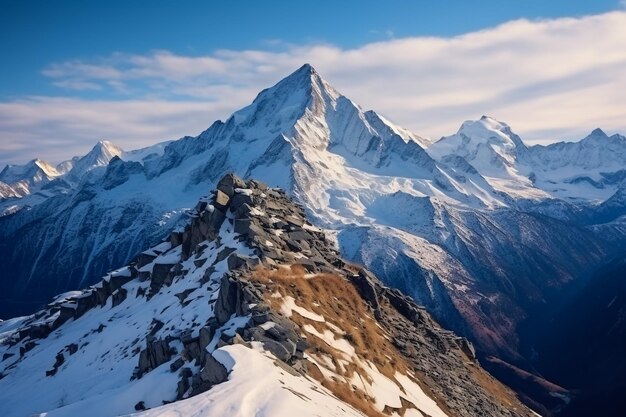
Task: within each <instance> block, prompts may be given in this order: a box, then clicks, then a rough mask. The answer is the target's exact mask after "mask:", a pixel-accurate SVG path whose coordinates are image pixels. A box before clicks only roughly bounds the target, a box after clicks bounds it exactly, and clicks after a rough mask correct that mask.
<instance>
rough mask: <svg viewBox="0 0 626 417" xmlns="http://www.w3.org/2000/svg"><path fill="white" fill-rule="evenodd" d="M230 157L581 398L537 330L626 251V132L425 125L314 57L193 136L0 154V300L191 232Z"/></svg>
mask: <svg viewBox="0 0 626 417" xmlns="http://www.w3.org/2000/svg"><path fill="white" fill-rule="evenodd" d="M416 117H419V115H416ZM229 172H234V173H237V174H238V175H240V176H242V177H243V178H246V179H247V178H255V179H258V180H261V181H263V182H265V183H267V184H268V185H269V186H270V187H278V188H281V189H283V190H285V191H286V192H287V193H288V195H289V196H290V197H292V198H293V199H294V200H295V201H296V202H297V203H298V204H300V205H301V206H302V207H303V208H304V211H305V212H306V215H307V216H308V217H309V218H310V220H311V221H312V223H313V224H314V225H315V226H316V227H318V228H321V229H323V230H324V231H325V232H326V236H327V238H328V239H329V240H330V241H332V242H334V244H335V245H336V247H337V249H338V250H339V251H340V253H341V255H342V256H343V257H344V258H345V259H347V260H348V261H350V262H352V263H355V264H359V265H363V266H364V267H366V268H367V269H369V270H371V271H372V272H373V273H374V274H375V275H376V276H378V278H380V280H381V281H382V282H383V283H384V285H387V286H389V287H392V288H396V289H399V290H400V291H401V292H402V293H403V294H405V295H408V296H410V297H412V299H413V300H415V302H417V303H418V304H419V305H422V306H424V308H425V309H426V310H427V311H428V312H429V313H430V314H432V316H433V317H434V318H435V319H436V321H438V322H439V323H440V324H441V325H442V326H444V327H445V328H447V329H451V330H453V331H454V332H456V333H457V334H458V335H460V336H464V337H467V338H468V339H470V340H471V341H472V342H473V343H474V344H475V346H476V348H477V353H478V358H479V360H480V362H481V363H482V364H483V366H485V367H486V368H487V369H488V370H490V371H491V372H493V373H494V374H495V375H496V376H498V377H499V378H500V379H501V380H502V381H505V382H506V383H507V384H509V385H510V386H511V387H513V388H514V389H515V390H516V391H518V394H519V395H520V397H521V398H522V399H523V400H524V401H525V402H526V403H527V404H529V405H530V406H531V407H533V408H534V409H536V410H538V411H540V412H541V413H543V414H548V413H552V412H570V411H571V410H572V408H573V405H572V404H576V401H577V398H585V396H584V393H585V386H583V385H584V384H583V385H581V383H580V381H579V380H576V379H572V378H568V377H566V376H565V375H564V374H563V370H560V371H559V370H554V369H548V368H549V365H548V364H546V362H549V361H544V360H543V358H542V357H541V355H542V352H543V354H545V355H549V354H548V353H547V352H548V348H547V347H546V348H545V349H544V347H542V346H544V345H547V343H545V344H542V343H541V342H542V340H541V338H539V335H540V334H545V332H546V331H549V328H546V327H545V323H556V322H559V320H562V317H564V315H563V311H566V310H560V309H559V308H560V307H561V306H563V307H562V308H567V307H565V306H567V305H568V303H567V301H568V300H575V299H576V297H579V298H580V297H583V298H584V294H585V291H586V288H588V286H589V285H593V282H594V279H595V278H594V277H596V276H597V274H598V273H599V272H598V271H601V270H602V268H606V267H607V265H610V264H611V262H615V261H614V259H616V258H620V257H623V256H624V252H625V251H626V221H625V219H624V217H623V216H624V214H626V181H625V180H626V138H625V137H624V136H621V135H613V136H608V135H606V134H605V133H604V132H603V131H602V130H600V129H596V130H594V131H593V132H592V133H591V134H590V135H589V136H587V137H586V138H584V139H582V140H581V141H579V142H560V143H555V144H551V145H548V146H538V145H537V146H527V145H525V144H524V142H523V141H522V139H521V138H520V137H519V136H518V135H516V134H515V133H514V132H513V130H512V129H511V128H510V127H509V126H508V125H507V124H505V123H502V122H499V121H497V120H495V119H493V118H491V117H487V116H483V117H482V118H480V119H479V120H476V121H467V122H464V123H463V124H462V126H461V127H460V129H459V130H458V132H457V133H455V134H454V135H451V136H446V137H443V138H441V139H440V140H438V141H436V142H432V141H430V140H428V139H425V138H422V137H420V136H418V135H416V134H413V133H411V132H409V131H408V130H406V129H404V128H401V127H399V126H396V125H394V124H393V123H392V122H390V121H388V120H387V119H386V118H384V117H382V116H380V115H378V114H377V113H375V112H373V111H364V110H362V109H361V108H360V107H359V106H358V105H357V104H355V103H354V102H352V101H351V100H350V99H348V98H346V97H345V96H343V95H342V94H340V93H339V92H338V91H337V90H336V89H335V88H333V87H332V86H331V85H330V84H329V83H328V82H326V81H325V80H323V79H322V78H321V76H320V75H319V74H318V73H317V72H316V71H315V70H314V69H313V68H312V67H311V66H310V65H304V66H303V67H301V68H300V69H298V70H297V71H295V72H294V73H293V74H291V75H289V76H288V77H286V78H285V79H283V80H282V81H280V82H279V83H277V84H276V85H275V86H273V87H271V88H268V89H266V90H263V91H262V92H261V93H259V95H258V96H257V97H256V98H255V99H254V101H253V102H252V104H250V105H249V106H247V107H245V108H243V109H241V110H239V111H237V112H235V113H234V114H233V115H232V116H230V117H229V118H228V119H227V120H226V121H224V122H222V121H216V122H214V123H213V124H212V125H211V126H210V127H209V128H208V129H207V130H205V131H204V132H202V133H200V134H199V135H197V136H194V137H191V136H189V137H184V138H181V139H179V140H175V141H171V142H165V143H160V144H157V145H154V146H152V147H148V148H144V149H140V150H136V151H128V152H127V151H123V150H122V149H120V148H118V147H117V146H115V145H113V144H111V143H109V142H106V141H102V142H99V143H98V144H97V145H96V146H95V147H94V149H93V150H92V151H91V152H89V153H88V154H87V155H86V156H84V157H82V158H81V157H76V158H73V159H72V160H70V161H67V162H64V163H61V164H59V165H57V166H52V165H51V164H48V163H46V162H44V161H40V160H34V161H32V162H29V163H28V164H26V165H25V166H8V167H6V168H5V169H4V170H3V171H2V172H1V173H0V193H1V197H2V200H1V201H0V212H1V213H3V215H2V217H0V251H2V253H3V254H5V257H4V258H5V259H4V260H3V268H2V272H0V287H1V290H2V294H3V300H2V304H1V305H0V306H1V309H0V314H1V316H2V317H4V318H9V317H13V316H16V315H22V314H31V313H33V312H34V311H36V310H37V309H38V308H41V307H43V306H45V305H47V304H48V303H49V300H50V298H51V297H52V296H53V295H55V294H58V293H63V292H66V291H69V290H76V289H79V288H83V287H87V286H89V285H93V284H95V283H96V282H97V281H98V280H99V279H100V278H101V277H102V276H104V275H106V274H107V273H109V272H110V271H112V270H114V269H116V268H118V267H119V266H120V265H125V264H127V263H128V262H129V261H131V260H132V259H134V258H135V257H136V256H137V254H139V253H141V252H142V251H144V250H145V249H146V248H148V247H152V246H153V245H155V244H158V243H159V242H160V241H161V240H162V239H164V238H166V237H167V236H169V235H170V233H171V232H172V231H175V232H176V231H178V232H180V231H182V230H183V229H182V228H183V227H184V226H185V224H186V223H187V222H188V219H189V213H190V210H192V209H193V208H194V207H195V206H196V203H197V200H198V199H199V198H202V197H203V196H204V195H206V193H207V192H208V190H211V189H213V188H214V187H215V186H216V185H217V182H218V181H219V180H220V178H222V177H223V176H224V175H225V174H226V173H229ZM615 288H617V289H618V288H619V286H617V285H616V286H615ZM615 295H616V296H618V294H615ZM592 304H593V303H590V304H589V308H597V306H596V305H595V304H593V306H592ZM552 306H555V307H554V308H550V307H552ZM556 306H558V307H559V308H557V307H556ZM597 315H598V316H601V313H597ZM608 317H611V318H612V320H614V321H615V323H614V324H615V326H618V327H619V326H623V321H621V319H620V317H622V316H620V315H619V314H617V315H608ZM542 319H545V320H543V322H544V323H542ZM529 323H542V325H539V324H537V325H535V326H530V325H529ZM620 328H622V329H623V327H620ZM533 329H536V331H533ZM603 337H604V336H603ZM607 340H608V339H607ZM563 343H564V342H563ZM571 343H572V342H571V341H570V342H569V344H568V345H565V344H562V345H559V340H555V341H552V342H551V343H550V347H549V350H550V352H554V351H555V350H556V351H558V349H568V348H570V347H571ZM577 343H582V342H580V341H578V342H577ZM583 350H584V349H582V348H581V351H583ZM581 355H582V354H581ZM579 360H580V361H583V363H584V361H585V360H589V361H592V360H594V358H593V355H589V354H587V355H586V356H585V355H582V356H581V357H580V358H579ZM602 375H604V374H602V372H599V373H598V375H597V376H596V377H597V378H602ZM560 385H563V386H564V387H561V386H560ZM581 392H582V393H583V394H581ZM563 410H565V411H563ZM605 415H610V414H605ZM616 415H617V414H616Z"/></svg>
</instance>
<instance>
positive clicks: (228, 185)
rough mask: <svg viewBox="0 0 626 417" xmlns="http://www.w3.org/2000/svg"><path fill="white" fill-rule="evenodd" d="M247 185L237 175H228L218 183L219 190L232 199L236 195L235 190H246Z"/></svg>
mask: <svg viewBox="0 0 626 417" xmlns="http://www.w3.org/2000/svg"><path fill="white" fill-rule="evenodd" d="M245 187H246V183H245V182H244V181H243V180H242V179H241V178H239V177H238V176H236V175H235V174H232V173H231V174H226V175H224V176H223V177H222V179H221V180H219V182H218V183H217V190H218V191H220V192H222V193H224V194H226V196H227V197H232V196H233V194H235V188H245Z"/></svg>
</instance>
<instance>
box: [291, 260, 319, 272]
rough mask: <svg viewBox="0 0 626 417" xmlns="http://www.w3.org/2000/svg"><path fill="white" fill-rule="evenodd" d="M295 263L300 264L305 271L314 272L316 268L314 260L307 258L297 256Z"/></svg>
mask: <svg viewBox="0 0 626 417" xmlns="http://www.w3.org/2000/svg"><path fill="white" fill-rule="evenodd" d="M295 264H296V265H300V266H301V267H303V268H304V269H305V270H306V271H307V272H315V271H316V270H317V265H315V262H313V261H312V260H310V259H308V258H299V259H298V260H297V261H296V262H295Z"/></svg>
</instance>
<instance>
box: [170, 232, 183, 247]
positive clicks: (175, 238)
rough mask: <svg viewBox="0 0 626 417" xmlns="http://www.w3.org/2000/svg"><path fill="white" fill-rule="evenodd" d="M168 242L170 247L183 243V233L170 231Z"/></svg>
mask: <svg viewBox="0 0 626 417" xmlns="http://www.w3.org/2000/svg"><path fill="white" fill-rule="evenodd" d="M169 242H170V243H171V244H172V247H175V246H178V245H180V244H182V243H183V234H182V233H181V232H172V233H170V238H169Z"/></svg>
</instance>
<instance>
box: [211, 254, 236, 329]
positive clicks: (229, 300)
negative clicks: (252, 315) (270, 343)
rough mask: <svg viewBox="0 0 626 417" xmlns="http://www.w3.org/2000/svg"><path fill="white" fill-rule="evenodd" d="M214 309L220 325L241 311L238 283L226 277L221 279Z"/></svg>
mask: <svg viewBox="0 0 626 417" xmlns="http://www.w3.org/2000/svg"><path fill="white" fill-rule="evenodd" d="M231 256H232V255H231ZM228 259H229V260H230V258H228ZM214 309H215V318H216V319H217V322H218V323H219V324H220V325H221V324H224V323H226V322H227V321H228V320H229V319H230V317H231V316H232V315H233V314H235V313H237V312H240V311H241V289H240V283H239V282H238V281H235V280H234V279H232V278H230V277H229V276H228V275H224V277H222V280H221V282H220V290H219V294H218V297H217V300H216V301H215V308H214Z"/></svg>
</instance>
